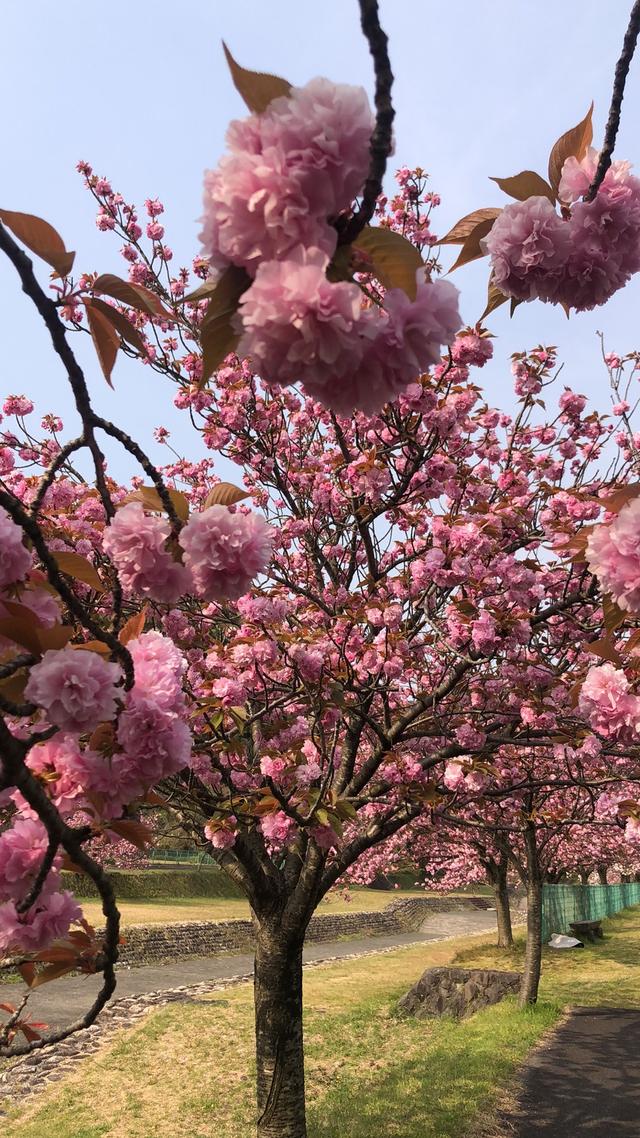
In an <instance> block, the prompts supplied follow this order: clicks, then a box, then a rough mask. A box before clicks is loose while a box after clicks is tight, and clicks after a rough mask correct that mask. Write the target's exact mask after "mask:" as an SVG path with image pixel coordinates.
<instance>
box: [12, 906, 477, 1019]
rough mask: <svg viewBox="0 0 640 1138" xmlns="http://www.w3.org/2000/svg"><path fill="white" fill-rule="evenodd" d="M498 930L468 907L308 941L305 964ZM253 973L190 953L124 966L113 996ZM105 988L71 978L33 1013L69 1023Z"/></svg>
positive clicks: (242, 965) (41, 994) (233, 961)
mask: <svg viewBox="0 0 640 1138" xmlns="http://www.w3.org/2000/svg"><path fill="white" fill-rule="evenodd" d="M493 928H495V911H494V910H492V909H489V910H486V909H484V910H483V909H469V910H468V911H467V912H456V913H434V915H433V916H432V917H427V919H426V920H425V921H424V923H423V924H422V926H421V928H420V930H419V931H418V932H409V933H396V934H394V935H391V936H376V937H357V938H352V939H348V940H346V939H345V940H334V941H324V942H323V943H321V944H308V945H307V946H306V948H305V950H304V960H305V962H310V961H314V960H324V959H326V958H327V957H333V958H338V959H340V958H342V957H345V956H353V955H355V954H357V953H360V952H371V951H375V950H376V949H382V948H396V947H397V948H401V947H402V946H403V945H406V944H414V943H415V942H416V941H425V942H428V941H434V940H442V939H443V938H445V937H451V936H465V935H467V934H468V933H478V932H484V931H485V930H490V929H493ZM252 971H253V956H251V955H248V954H234V955H229V956H208V957H191V958H186V959H185V960H181V961H179V962H178V963H175V964H155V965H144V966H143V967H141V968H119V969H118V973H117V976H118V986H117V988H116V991H115V995H114V997H113V998H114V999H118V998H119V997H120V996H137V995H143V994H146V993H147V992H156V991H166V990H167V989H168V988H178V987H181V986H182V985H183V984H198V983H200V982H201V981H203V980H222V979H224V980H227V979H230V978H232V977H234V976H244V975H247V974H251V973H252ZM99 988H100V978H99V977H97V976H70V977H68V978H66V979H64V978H63V979H61V980H55V981H53V982H52V983H50V984H45V985H44V986H43V987H42V988H37V989H36V990H35V992H34V993H33V995H32V996H31V997H30V999H29V1012H30V1014H31V1016H32V1017H33V1018H34V1019H36V1020H41V1021H44V1022H45V1023H47V1024H48V1025H49V1027H59V1026H62V1025H63V1024H66V1023H70V1022H72V1020H74V1019H76V1018H77V1017H78V1016H80V1015H82V1014H83V1013H84V1012H85V1011H86V1010H87V1008H88V1007H90V1005H91V1002H92V1000H93V997H94V996H95V994H96V993H97V992H98V991H99ZM21 991H23V988H22V985H19V984H0V1003H1V1002H3V1001H7V1002H8V1003H11V1004H15V1003H16V997H17V996H18V993H20V992H21Z"/></svg>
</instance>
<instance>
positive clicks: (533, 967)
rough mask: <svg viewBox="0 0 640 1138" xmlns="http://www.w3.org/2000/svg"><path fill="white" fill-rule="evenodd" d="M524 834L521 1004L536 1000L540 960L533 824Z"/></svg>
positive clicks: (538, 885) (538, 878)
mask: <svg viewBox="0 0 640 1138" xmlns="http://www.w3.org/2000/svg"><path fill="white" fill-rule="evenodd" d="M524 837H525V847H526V851H527V948H526V952H525V958H524V975H523V977H522V984H521V986H520V1001H519V1002H520V1007H521V1008H524V1007H526V1006H527V1004H535V1003H536V1000H537V999H538V987H539V984H540V967H541V963H542V876H541V873H540V864H539V860H538V849H537V845H536V832H535V827H534V826H533V824H530V825H528V826H527V829H526V831H525V835H524Z"/></svg>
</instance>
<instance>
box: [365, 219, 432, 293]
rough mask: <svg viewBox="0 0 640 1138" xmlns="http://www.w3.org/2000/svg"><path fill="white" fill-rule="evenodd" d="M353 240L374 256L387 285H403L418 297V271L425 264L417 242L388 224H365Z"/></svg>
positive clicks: (376, 268)
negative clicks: (409, 239)
mask: <svg viewBox="0 0 640 1138" xmlns="http://www.w3.org/2000/svg"><path fill="white" fill-rule="evenodd" d="M353 244H354V248H355V249H359V250H362V251H363V252H364V253H366V254H367V256H368V257H369V258H370V260H371V262H372V264H373V272H374V274H375V276H376V277H377V278H378V280H379V281H380V283H381V284H383V285H384V287H385V288H401V289H403V291H404V292H406V294H407V296H408V297H409V299H410V300H415V298H416V292H417V288H418V279H417V276H416V274H417V272H418V270H419V269H421V268H423V265H424V262H423V260H422V257H421V256H420V253H419V252H418V250H417V249H416V247H415V245H412V244H411V242H410V241H407V238H406V237H403V236H402V234H401V233H396V232H395V231H394V230H393V229H388V228H387V227H386V226H385V225H367V226H365V228H364V229H363V230H362V233H361V234H360V235H359V236H358V237H356V240H355V241H354V243H353Z"/></svg>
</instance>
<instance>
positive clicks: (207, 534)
mask: <svg viewBox="0 0 640 1138" xmlns="http://www.w3.org/2000/svg"><path fill="white" fill-rule="evenodd" d="M170 537H171V527H170V525H169V522H168V521H166V520H165V519H164V518H161V517H160V516H159V515H157V514H146V513H145V511H144V509H143V507H142V506H141V505H140V503H138V502H129V503H127V505H125V506H123V507H122V508H121V509H120V510H118V512H117V513H116V515H115V517H114V518H113V520H112V522H111V525H110V526H109V527H108V529H107V530H106V532H105V535H104V543H103V544H104V549H105V551H106V552H107V553H108V554H109V556H110V557H111V560H112V561H113V563H114V565H115V567H116V569H117V572H118V577H119V579H120V583H121V585H122V586H123V589H124V591H125V593H126V595H127V596H131V595H135V594H137V595H138V596H145V597H150V598H152V599H153V600H156V601H161V602H163V603H173V602H175V601H177V600H178V599H179V598H180V597H181V596H184V595H185V594H186V593H189V592H193V593H195V594H196V595H197V596H198V597H200V598H201V599H202V600H205V601H225V600H237V598H238V597H240V596H242V594H243V593H246V592H247V590H248V589H249V588H250V586H251V582H252V580H253V579H254V577H256V576H257V574H258V573H261V572H263V571H264V569H265V568H266V566H267V564H268V562H269V558H270V555H271V546H272V533H271V528H270V527H269V526H268V525H267V523H266V522H265V521H264V519H263V518H261V517H260V516H259V515H258V514H254V513H251V512H246V513H237V512H236V513H232V512H231V510H230V509H229V508H228V507H227V506H221V505H214V506H209V508H208V509H206V510H202V511H201V512H200V513H196V514H192V516H191V517H190V519H189V521H188V522H187V523H186V525H185V526H184V527H183V528H182V530H181V531H180V535H179V543H178V542H174V543H173V550H170V549H169V548H168V544H167V543H168V541H169V539H170ZM174 554H177V555H178V556H182V557H183V558H184V563H182V561H178V560H176V557H175V556H174Z"/></svg>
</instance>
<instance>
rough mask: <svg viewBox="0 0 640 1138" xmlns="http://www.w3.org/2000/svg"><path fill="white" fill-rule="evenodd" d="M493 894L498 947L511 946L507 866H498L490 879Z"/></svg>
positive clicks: (511, 934) (511, 932)
mask: <svg viewBox="0 0 640 1138" xmlns="http://www.w3.org/2000/svg"><path fill="white" fill-rule="evenodd" d="M492 885H493V896H494V897H495V902H496V920H497V924H498V948H513V931H512V928H511V906H510V904H509V889H508V887H507V867H506V865H504V866H502V865H500V866H498V867H497V873H496V874H495V878H494V880H493V881H492Z"/></svg>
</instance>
